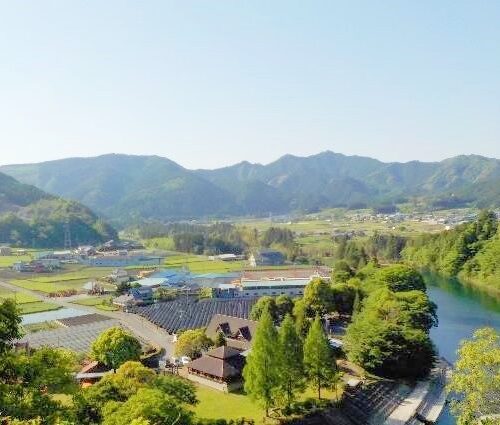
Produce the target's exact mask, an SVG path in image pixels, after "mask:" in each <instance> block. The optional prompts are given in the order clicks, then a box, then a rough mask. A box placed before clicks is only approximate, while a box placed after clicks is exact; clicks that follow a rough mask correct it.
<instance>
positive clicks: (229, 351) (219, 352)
mask: <svg viewBox="0 0 500 425" xmlns="http://www.w3.org/2000/svg"><path fill="white" fill-rule="evenodd" d="M206 355H207V356H210V357H214V358H216V359H222V360H227V359H230V358H231V357H234V356H239V355H240V351H239V350H236V349H235V348H231V347H226V346H225V345H223V346H222V347H218V348H214V349H213V350H210V351H209V352H208V353H206Z"/></svg>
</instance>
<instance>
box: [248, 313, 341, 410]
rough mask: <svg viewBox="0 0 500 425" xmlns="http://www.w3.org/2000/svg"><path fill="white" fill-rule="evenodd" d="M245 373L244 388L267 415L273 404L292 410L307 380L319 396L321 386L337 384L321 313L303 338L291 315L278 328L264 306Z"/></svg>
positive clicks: (333, 362)
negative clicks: (277, 328) (292, 405)
mask: <svg viewBox="0 0 500 425" xmlns="http://www.w3.org/2000/svg"><path fill="white" fill-rule="evenodd" d="M243 377H244V379H245V391H246V392H247V394H248V395H249V396H250V397H251V398H252V399H254V400H255V401H257V402H258V403H259V404H260V405H262V406H263V407H264V408H265V410H266V416H269V411H270V409H272V408H282V411H283V412H284V413H285V414H286V413H287V412H289V409H290V406H291V404H292V403H293V402H294V401H295V400H296V398H297V395H298V394H299V393H301V392H302V391H303V390H304V389H305V387H306V385H307V384H310V385H312V386H313V387H314V388H315V389H316V390H317V393H318V399H320V398H321V389H322V388H329V387H332V385H335V383H336V382H338V379H339V372H338V369H337V365H336V360H335V357H334V354H333V351H332V349H331V347H330V345H329V343H328V339H327V337H326V335H325V332H324V330H323V326H322V324H321V320H320V318H319V316H317V317H316V319H315V320H314V322H313V323H312V325H311V327H310V329H309V331H308V333H307V336H306V338H305V339H302V337H301V335H300V334H299V333H298V332H297V329H296V325H295V323H294V320H293V318H292V316H291V315H289V314H287V315H286V317H285V318H284V320H283V322H282V323H281V326H280V327H279V330H276V327H275V322H274V320H273V318H272V316H271V313H270V311H269V309H268V308H266V309H264V311H263V312H262V314H261V316H260V320H259V324H258V326H257V330H256V332H255V336H254V339H253V346H252V351H251V352H250V354H249V355H248V357H247V363H246V365H245V368H244V370H243Z"/></svg>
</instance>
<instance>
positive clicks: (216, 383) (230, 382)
mask: <svg viewBox="0 0 500 425" xmlns="http://www.w3.org/2000/svg"><path fill="white" fill-rule="evenodd" d="M244 366H245V357H244V356H242V355H241V353H240V351H238V350H236V349H234V348H231V347H227V346H222V347H219V348H216V349H214V350H210V351H209V352H207V353H205V354H203V355H202V356H201V357H200V358H198V359H196V360H193V361H192V362H190V363H188V364H187V370H188V374H187V378H188V379H189V380H191V381H193V382H197V383H200V384H203V385H206V386H208V387H211V388H214V389H216V390H219V391H223V392H230V391H235V390H238V389H240V388H241V387H242V384H243V380H242V377H241V374H242V372H243V367H244Z"/></svg>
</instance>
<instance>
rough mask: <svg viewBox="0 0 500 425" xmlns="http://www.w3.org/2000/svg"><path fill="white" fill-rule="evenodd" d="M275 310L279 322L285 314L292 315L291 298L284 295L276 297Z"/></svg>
mask: <svg viewBox="0 0 500 425" xmlns="http://www.w3.org/2000/svg"><path fill="white" fill-rule="evenodd" d="M276 309H277V310H278V317H279V321H280V322H281V321H282V320H283V319H284V318H285V316H286V315H287V314H292V312H293V300H292V298H291V297H290V296H289V295H284V294H283V295H279V296H278V297H276Z"/></svg>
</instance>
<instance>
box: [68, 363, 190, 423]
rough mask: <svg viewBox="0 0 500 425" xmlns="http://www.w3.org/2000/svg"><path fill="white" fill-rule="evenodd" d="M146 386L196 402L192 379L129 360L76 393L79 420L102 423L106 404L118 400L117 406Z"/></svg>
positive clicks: (180, 401)
mask: <svg viewBox="0 0 500 425" xmlns="http://www.w3.org/2000/svg"><path fill="white" fill-rule="evenodd" d="M144 388H149V389H155V390H157V391H160V392H161V393H162V394H165V395H168V396H169V397H170V400H171V401H174V402H175V403H178V404H184V403H187V404H195V403H196V394H195V389H194V386H193V384H191V383H190V382H187V381H185V380H182V379H180V378H177V377H175V376H157V375H156V373H155V372H154V371H153V370H151V369H149V368H147V367H145V366H144V365H142V364H141V363H139V362H126V363H124V364H122V365H121V366H120V367H119V368H118V369H117V370H116V373H114V374H107V375H105V376H104V377H103V378H102V379H101V380H100V381H99V382H98V383H97V384H95V385H93V386H91V387H89V388H84V389H83V390H82V391H81V392H80V393H79V394H76V396H75V398H74V405H75V411H76V418H77V421H78V423H82V424H95V423H101V422H102V421H103V416H104V411H103V407H104V406H107V405H108V403H109V402H115V403H117V404H116V405H115V407H116V408H118V407H120V406H121V403H124V402H126V401H127V400H129V399H130V398H131V397H132V396H134V395H135V394H137V393H138V391H139V390H141V389H144ZM114 411H115V410H113V412H114ZM122 413H123V411H122ZM107 414H109V415H111V414H112V412H111V411H107ZM137 417H140V415H139V416H137ZM108 419H109V418H108ZM143 419H147V418H143ZM109 420H115V419H109Z"/></svg>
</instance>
